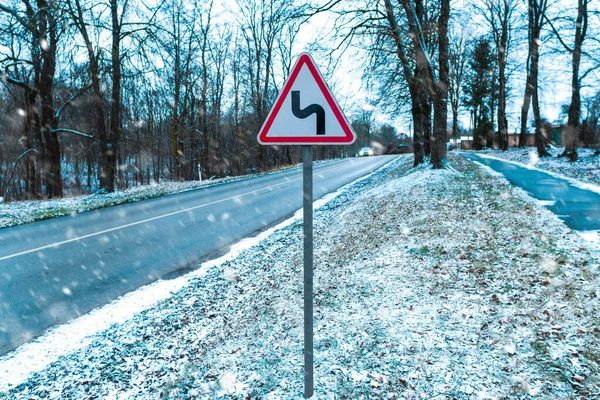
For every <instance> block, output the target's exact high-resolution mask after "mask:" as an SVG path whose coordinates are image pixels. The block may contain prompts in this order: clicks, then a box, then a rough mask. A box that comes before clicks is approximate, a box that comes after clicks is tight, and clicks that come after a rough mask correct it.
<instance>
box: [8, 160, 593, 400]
mask: <svg viewBox="0 0 600 400" xmlns="http://www.w3.org/2000/svg"><path fill="white" fill-rule="evenodd" d="M452 163H453V166H454V167H455V169H456V171H454V172H453V171H439V170H431V169H428V168H426V167H421V168H417V169H410V170H409V166H410V159H403V160H401V161H400V162H399V163H397V164H395V165H396V168H394V169H389V168H388V169H384V170H382V171H380V172H378V173H376V174H374V175H372V176H371V177H370V178H368V179H365V180H362V181H360V182H359V183H357V184H355V185H353V186H352V187H350V188H348V189H347V190H345V191H344V192H343V193H342V194H341V195H339V196H338V197H337V198H335V199H333V200H331V201H330V202H329V203H327V204H326V205H325V206H324V207H322V208H320V209H319V210H317V211H316V214H315V366H316V370H315V374H316V375H315V376H316V397H317V398H348V399H356V398H373V399H381V398H411V399H412V398H415V399H422V398H433V397H438V398H445V397H450V398H461V399H463V398H473V399H476V398H481V399H487V398H489V399H492V398H493V399H496V398H544V399H557V398H560V399H563V398H564V399H566V398H580V397H582V398H590V399H591V398H597V397H598V396H600V369H599V365H600V326H599V320H598V315H600V285H599V283H600V281H599V279H598V278H599V270H598V262H597V255H595V254H593V253H591V252H590V251H589V250H588V249H587V248H586V244H585V242H584V241H583V240H582V239H581V238H580V237H579V236H577V235H576V234H575V233H573V232H572V231H570V230H569V229H568V228H566V227H565V226H564V224H563V223H562V222H561V221H560V220H559V219H558V218H556V217H555V216H554V215H553V214H552V213H551V212H549V211H548V210H546V209H544V208H543V207H541V206H540V205H539V204H537V203H536V202H535V200H533V199H531V198H529V197H527V196H526V195H525V194H524V193H523V192H522V191H521V190H519V189H515V188H513V187H512V186H510V185H509V184H508V183H507V182H506V180H504V179H503V178H500V177H497V176H493V175H490V174H488V173H487V172H486V170H484V169H482V168H480V167H478V166H477V165H475V164H474V163H471V162H468V161H466V160H464V159H461V158H457V157H453V158H452ZM407 172H408V173H407ZM301 246H302V224H301V222H294V223H292V224H291V225H289V226H287V227H284V228H283V229H281V230H279V231H276V232H274V233H273V234H272V235H271V236H269V237H267V238H265V239H264V240H263V241H261V242H260V243H258V244H257V245H255V246H253V247H251V248H249V249H247V250H244V251H242V252H241V253H240V254H239V255H238V257H236V258H235V259H230V260H228V261H226V262H224V263H222V264H220V265H216V266H215V267H214V268H211V269H209V270H208V271H206V274H205V275H204V276H202V277H197V278H194V279H193V280H192V281H191V283H190V285H188V286H187V287H185V288H183V289H182V290H181V291H179V292H178V293H176V294H175V295H173V296H172V297H171V298H169V299H167V300H164V301H162V302H160V303H159V304H158V305H157V306H156V307H154V308H152V309H150V310H147V311H145V312H142V313H140V314H137V315H135V316H134V317H133V318H132V319H131V320H129V321H127V322H124V323H122V324H119V325H115V326H113V327H111V328H110V329H108V330H106V331H104V332H103V333H101V334H99V335H98V336H97V338H96V340H95V341H94V342H92V343H91V344H90V345H89V346H87V347H85V348H83V349H81V350H79V351H77V352H74V353H73V354H70V355H67V356H65V357H62V358H61V359H59V360H58V361H57V362H55V363H54V364H52V365H51V366H49V367H48V368H46V369H45V370H43V371H41V372H40V373H37V374H36V375H34V376H33V377H32V378H31V379H30V380H29V381H28V382H27V383H25V384H22V385H19V386H17V387H15V388H12V389H11V390H9V391H8V392H5V393H4V394H0V398H10V399H13V398H15V399H25V398H61V399H63V398H143V399H145V398H148V399H150V398H159V397H165V398H235V399H246V398H262V399H283V398H285V399H287V398H301V395H302V392H303V389H302V385H303V382H302V321H303V319H302V247H301Z"/></svg>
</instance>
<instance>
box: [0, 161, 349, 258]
mask: <svg viewBox="0 0 600 400" xmlns="http://www.w3.org/2000/svg"><path fill="white" fill-rule="evenodd" d="M346 166H347V165H339V166H335V167H332V168H328V169H325V170H323V171H319V172H318V174H322V173H324V172H330V171H334V170H336V169H340V168H344V167H346ZM300 179H302V177H298V178H294V179H289V180H286V181H285V182H280V183H276V184H274V185H270V186H264V187H261V188H259V189H254V190H251V191H248V192H245V193H241V194H238V195H235V196H231V197H226V198H224V199H219V200H215V201H211V202H208V203H204V204H199V205H197V206H194V207H189V208H185V209H183V210H177V211H173V212H170V213H166V214H161V215H157V216H155V217H151V218H146V219H143V220H140V221H135V222H131V223H129V224H124V225H119V226H115V227H113V228H109V229H104V230H102V231H98V232H93V233H89V234H87V235H82V236H77V237H74V238H71V239H67V240H63V241H60V242H55V243H50V244H47V245H44V246H40V247H36V248H34V249H29V250H24V251H21V252H18V253H13V254H9V255H6V256H2V257H0V261H4V260H8V259H11V258H15V257H19V256H22V255H25V254H30V253H35V252H38V251H41V250H46V249H49V248H56V247H58V246H61V245H63V244H67V243H72V242H78V241H80V240H84V239H88V238H91V237H95V236H100V235H104V234H106V233H110V232H114V231H118V230H121V229H125V228H130V227H132V226H136V225H141V224H145V223H147V222H152V221H156V220H158V219H163V218H168V217H172V216H173V215H177V214H182V213H186V212H189V211H193V210H197V209H199V208H204V207H208V206H212V205H214V204H218V203H224V202H226V201H229V200H233V199H238V198H241V197H244V196H247V195H250V194H254V193H258V192H260V191H262V190H269V189H273V188H275V187H278V186H283V185H287V184H288V183H291V182H295V181H298V180H300Z"/></svg>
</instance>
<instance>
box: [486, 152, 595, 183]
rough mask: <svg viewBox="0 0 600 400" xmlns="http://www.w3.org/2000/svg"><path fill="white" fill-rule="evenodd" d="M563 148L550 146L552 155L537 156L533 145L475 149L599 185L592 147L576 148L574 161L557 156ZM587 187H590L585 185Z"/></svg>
mask: <svg viewBox="0 0 600 400" xmlns="http://www.w3.org/2000/svg"><path fill="white" fill-rule="evenodd" d="M563 150H564V148H562V147H559V148H552V149H550V153H551V154H552V157H542V158H539V157H538V155H537V150H536V148H535V147H527V148H525V149H518V148H510V149H508V150H507V151H501V150H484V151H477V152H476V153H477V154H482V155H483V154H485V155H489V156H494V157H497V158H501V159H504V160H509V161H514V162H518V163H520V164H524V165H527V166H528V167H535V168H537V169H541V170H543V171H549V172H554V173H556V174H560V175H563V176H566V177H569V178H573V179H576V180H579V181H583V182H586V183H589V184H592V185H600V155H598V154H595V152H596V150H593V149H583V148H580V149H577V153H578V154H579V159H578V160H577V161H575V162H569V161H568V159H567V158H566V157H558V155H559V154H562V152H563ZM587 188H588V189H589V188H590V187H587Z"/></svg>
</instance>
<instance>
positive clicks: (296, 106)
mask: <svg viewBox="0 0 600 400" xmlns="http://www.w3.org/2000/svg"><path fill="white" fill-rule="evenodd" d="M292 113H294V116H295V117H296V118H299V119H304V118H308V117H310V116H311V115H313V114H317V135H324V134H325V110H323V107H321V106H320V105H318V104H311V105H310V106H308V107H306V108H300V91H299V90H292Z"/></svg>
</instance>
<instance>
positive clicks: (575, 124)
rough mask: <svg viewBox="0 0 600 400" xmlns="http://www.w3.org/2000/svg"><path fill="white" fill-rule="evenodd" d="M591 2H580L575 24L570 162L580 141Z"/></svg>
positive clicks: (576, 156) (568, 150)
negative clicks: (585, 43)
mask: <svg viewBox="0 0 600 400" xmlns="http://www.w3.org/2000/svg"><path fill="white" fill-rule="evenodd" d="M588 1H589V0H578V4H577V20H576V23H575V46H574V48H573V49H572V52H571V54H572V62H571V65H572V74H571V104H570V105H569V117H568V122H567V125H569V127H570V128H571V129H570V130H569V131H570V132H571V134H572V135H574V137H573V138H570V139H571V140H567V141H566V143H565V151H564V153H563V154H562V155H564V156H567V157H568V158H569V161H577V158H578V154H577V142H578V140H579V131H580V120H581V82H580V80H579V68H580V64H581V49H582V47H583V41H584V40H585V36H586V34H587V25H588V11H587V5H588Z"/></svg>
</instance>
